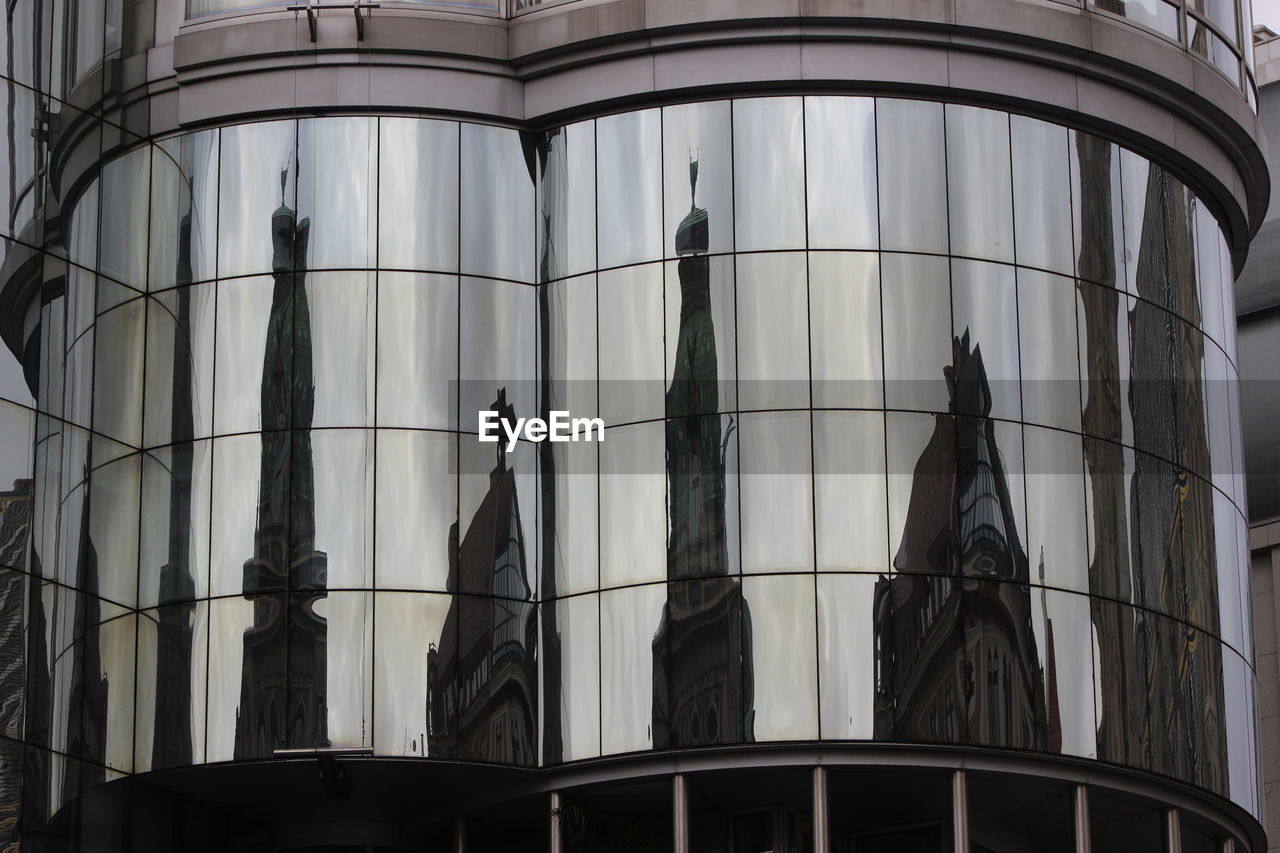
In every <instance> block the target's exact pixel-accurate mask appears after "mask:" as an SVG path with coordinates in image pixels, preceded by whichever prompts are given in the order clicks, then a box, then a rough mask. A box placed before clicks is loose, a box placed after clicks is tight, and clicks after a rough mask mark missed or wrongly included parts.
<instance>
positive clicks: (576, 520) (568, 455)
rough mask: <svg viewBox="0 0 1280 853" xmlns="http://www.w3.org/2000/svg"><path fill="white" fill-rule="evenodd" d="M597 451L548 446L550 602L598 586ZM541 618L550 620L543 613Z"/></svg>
mask: <svg viewBox="0 0 1280 853" xmlns="http://www.w3.org/2000/svg"><path fill="white" fill-rule="evenodd" d="M597 454H598V448H597V447H596V445H595V444H594V443H590V444H572V443H570V444H549V443H548V444H544V445H543V446H542V447H541V448H540V449H539V459H540V462H541V465H542V467H541V469H540V471H541V475H542V478H541V480H540V484H541V489H542V491H541V495H540V496H541V511H542V512H543V514H544V515H543V519H544V521H543V531H544V533H545V534H546V535H547V536H549V537H550V541H549V542H547V541H544V542H543V543H542V548H543V551H542V563H541V566H542V569H541V573H542V595H543V597H544V598H552V597H555V596H558V595H572V594H574V593H578V592H585V591H587V590H592V589H595V588H597V587H598V586H599V582H600V514H599V508H600V483H599V480H598V478H597V473H598V470H599V457H598V455H597ZM543 618H544V619H546V618H548V616H547V614H543Z"/></svg>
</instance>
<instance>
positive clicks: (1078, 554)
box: [1023, 426, 1089, 592]
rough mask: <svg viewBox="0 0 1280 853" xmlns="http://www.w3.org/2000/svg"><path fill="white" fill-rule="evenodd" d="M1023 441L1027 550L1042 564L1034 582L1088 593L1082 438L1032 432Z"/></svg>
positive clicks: (1042, 430) (1062, 434)
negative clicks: (1025, 465) (1025, 466)
mask: <svg viewBox="0 0 1280 853" xmlns="http://www.w3.org/2000/svg"><path fill="white" fill-rule="evenodd" d="M1023 439H1024V441H1025V442H1026V460H1027V473H1026V488H1027V527H1028V531H1029V532H1028V536H1027V545H1028V547H1029V550H1030V553H1031V557H1032V559H1039V561H1040V567H1039V571H1040V574H1039V577H1038V578H1036V577H1033V578H1032V582H1033V583H1042V584H1048V585H1049V586H1055V587H1059V588H1062V589H1071V590H1076V591H1078V592H1088V591H1089V560H1088V553H1087V547H1088V539H1087V536H1088V534H1087V532H1086V529H1085V492H1084V487H1085V480H1084V464H1083V457H1082V455H1081V444H1080V437H1079V436H1078V435H1073V434H1071V433H1066V432H1059V431H1057V430H1047V429H1039V428H1036V427H1030V426H1028V427H1026V428H1025V430H1024V431H1023ZM1037 554H1038V555H1039V557H1038V558H1037V556H1036V555H1037Z"/></svg>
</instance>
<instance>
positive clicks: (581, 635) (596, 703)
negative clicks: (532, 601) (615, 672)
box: [542, 590, 647, 764]
mask: <svg viewBox="0 0 1280 853" xmlns="http://www.w3.org/2000/svg"><path fill="white" fill-rule="evenodd" d="M629 591H630V590H627V592H629ZM614 594H615V595H616V594H617V593H614ZM552 609H554V611H555V613H554V615H552V614H551V613H550V611H551V610H552ZM542 612H543V621H542V643H543V649H544V655H546V657H545V658H544V660H545V664H544V666H543V672H544V674H545V676H546V678H547V683H546V685H545V687H544V696H545V697H546V701H547V703H548V705H553V707H548V708H547V709H546V714H547V717H546V719H545V721H544V731H545V736H544V741H543V743H544V750H545V751H544V755H543V759H544V761H545V762H546V763H548V764H550V763H557V762H559V761H576V760H578V759H582V758H594V757H595V756H597V755H599V754H600V712H601V700H600V653H601V646H602V640H601V634H600V602H599V596H596V595H579V596H574V597H573V598H562V599H560V600H559V601H553V602H547V603H545V604H543V605H542ZM618 627H619V623H617V622H610V631H616V630H617V628H618ZM641 639H643V635H642V636H641ZM629 663H632V664H636V666H633V667H631V668H630V669H629V670H628V672H629V674H631V675H632V676H636V675H639V674H640V672H639V670H640V667H639V665H638V664H639V662H638V661H629ZM635 698H637V699H638V698H639V697H635ZM633 706H634V708H636V709H638V710H640V711H643V710H644V707H645V706H644V703H643V702H639V701H637V702H634V703H633ZM646 728H647V727H646ZM614 734H615V737H616V734H617V733H616V732H615V733H614ZM557 747H559V748H558V749H557Z"/></svg>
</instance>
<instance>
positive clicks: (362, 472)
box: [289, 430, 373, 683]
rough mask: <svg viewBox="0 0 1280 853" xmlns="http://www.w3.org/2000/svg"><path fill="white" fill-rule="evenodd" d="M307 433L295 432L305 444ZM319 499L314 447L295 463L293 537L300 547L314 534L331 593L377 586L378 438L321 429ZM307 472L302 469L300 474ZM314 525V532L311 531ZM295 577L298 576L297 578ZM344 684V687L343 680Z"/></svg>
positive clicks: (317, 438)
mask: <svg viewBox="0 0 1280 853" xmlns="http://www.w3.org/2000/svg"><path fill="white" fill-rule="evenodd" d="M304 435H306V434H305V433H301V432H296V433H294V438H293V440H294V441H295V442H299V441H301V440H302V437H303V436H304ZM310 440H311V441H310V443H311V448H310V451H311V452H313V453H314V454H315V461H314V467H315V495H314V497H312V496H311V495H308V494H306V492H305V490H306V489H307V486H309V485H310V484H309V483H307V482H306V481H307V479H308V477H307V474H308V473H310V472H307V471H306V470H305V467H306V466H307V465H308V463H309V462H310V461H311V460H309V459H301V458H300V456H301V455H305V454H306V453H307V452H308V449H307V448H305V447H299V448H298V449H296V450H295V454H297V455H295V457H294V459H293V465H294V467H293V471H292V483H291V488H292V490H293V493H294V494H293V504H292V507H291V510H292V521H291V527H290V530H289V537H290V540H291V544H292V546H293V547H294V548H298V547H299V545H303V547H304V548H305V549H306V551H310V550H312V548H311V547H307V546H306V544H305V542H306V539H307V538H309V537H311V536H314V539H315V544H314V550H315V553H316V558H317V559H322V558H321V555H325V557H326V558H327V563H326V564H325V568H324V571H325V572H326V580H325V581H322V582H321V583H320V585H321V586H323V585H324V584H325V583H327V585H328V587H329V588H330V589H342V588H353V589H364V588H367V587H369V586H371V585H372V582H373V501H372V497H373V434H372V433H370V432H367V431H365V430H315V431H313V432H312V433H311V434H310ZM300 469H302V470H300ZM308 527H311V528H312V529H311V530H308ZM296 576H297V575H296V573H295V578H296ZM338 683H343V682H341V681H339V682H338Z"/></svg>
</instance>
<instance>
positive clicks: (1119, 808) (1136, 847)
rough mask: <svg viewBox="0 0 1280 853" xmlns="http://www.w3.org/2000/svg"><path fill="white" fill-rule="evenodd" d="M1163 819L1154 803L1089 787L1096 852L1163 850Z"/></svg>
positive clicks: (1092, 831) (1090, 813)
mask: <svg viewBox="0 0 1280 853" xmlns="http://www.w3.org/2000/svg"><path fill="white" fill-rule="evenodd" d="M1163 818H1164V815H1163V814H1162V813H1161V809H1160V805H1159V804H1157V803H1155V802H1150V801H1147V800H1140V799H1138V798H1136V797H1130V796H1128V795H1126V794H1121V793H1118V792H1116V791H1109V790H1106V789H1102V788H1093V787H1090V788H1089V835H1090V836H1091V839H1092V845H1091V849H1092V850H1095V851H1097V853H1121V851H1125V853H1160V851H1162V850H1164V841H1163V836H1162V833H1163V829H1162V824H1163Z"/></svg>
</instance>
